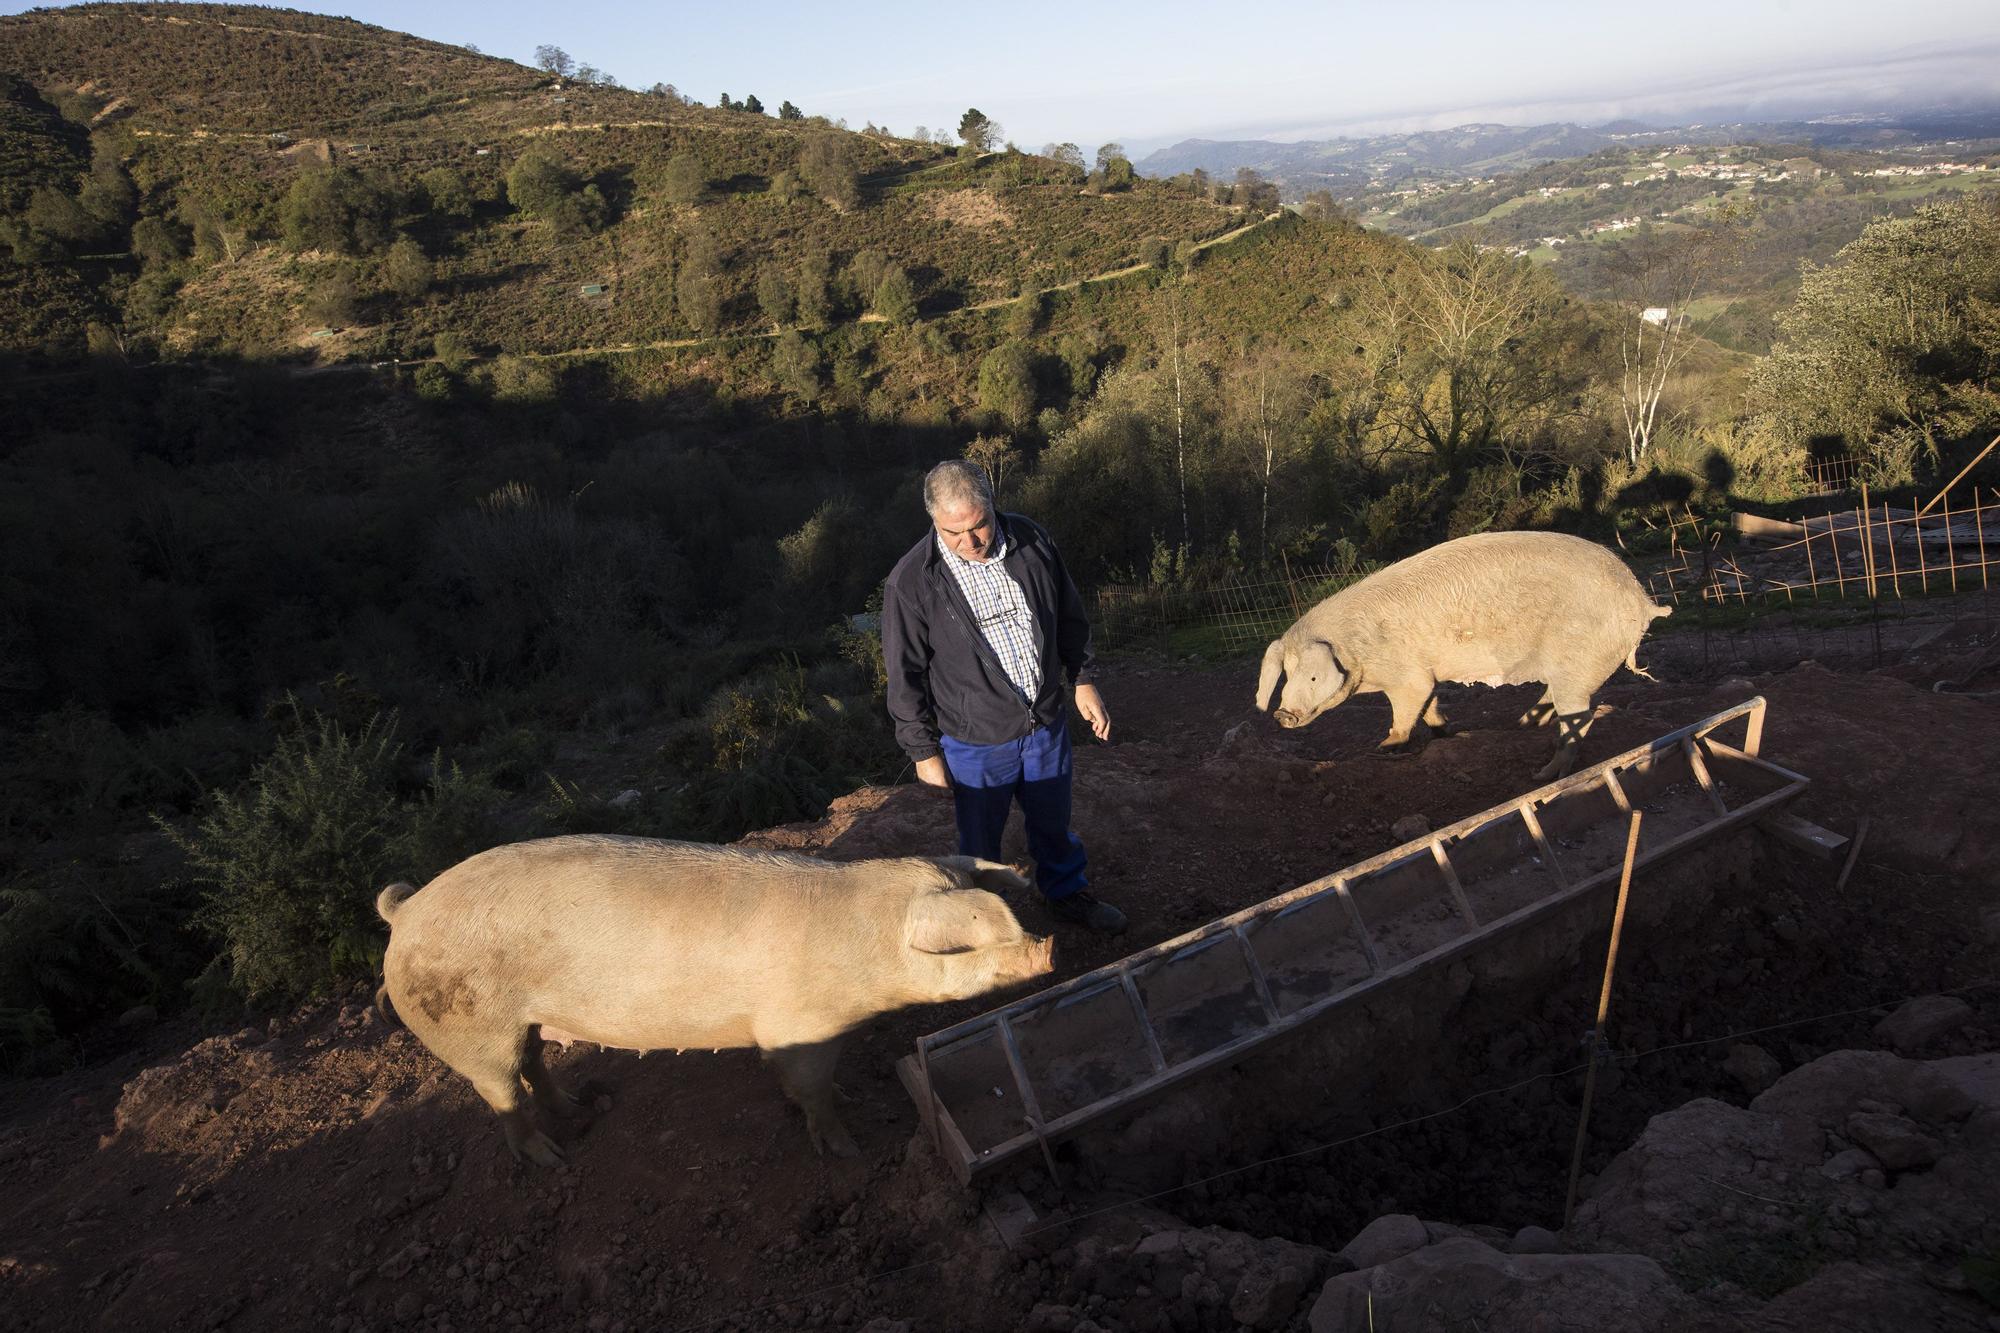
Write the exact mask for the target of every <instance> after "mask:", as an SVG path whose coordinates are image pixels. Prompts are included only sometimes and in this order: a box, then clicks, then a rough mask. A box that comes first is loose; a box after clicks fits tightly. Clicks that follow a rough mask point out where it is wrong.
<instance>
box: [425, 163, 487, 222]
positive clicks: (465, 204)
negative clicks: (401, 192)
mask: <svg viewBox="0 0 2000 1333" xmlns="http://www.w3.org/2000/svg"><path fill="white" fill-rule="evenodd" d="M417 185H418V187H419V188H420V189H421V190H422V191H423V193H424V198H425V199H426V200H427V201H429V205H430V212H431V215H432V216H433V217H436V218H438V219H440V220H444V219H449V220H452V221H458V222H462V221H464V220H466V219H467V218H470V217H471V216H472V210H473V209H474V207H475V206H476V205H477V202H478V201H477V200H476V199H475V198H474V197H473V193H472V186H471V185H469V184H468V183H467V182H466V179H465V176H464V175H463V174H462V173H460V172H457V171H454V170H453V169H452V168H450V167H432V168H431V169H430V170H429V171H426V172H425V173H424V174H423V175H421V176H419V177H418V178H417Z"/></svg>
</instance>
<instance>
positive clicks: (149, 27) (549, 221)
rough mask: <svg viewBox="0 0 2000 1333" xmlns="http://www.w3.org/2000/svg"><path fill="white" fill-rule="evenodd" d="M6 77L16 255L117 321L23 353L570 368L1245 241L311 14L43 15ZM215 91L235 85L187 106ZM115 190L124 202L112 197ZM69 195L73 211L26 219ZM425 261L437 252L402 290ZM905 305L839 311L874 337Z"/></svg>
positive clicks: (92, 319) (3, 27) (1224, 221)
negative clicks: (485, 353) (527, 168)
mask: <svg viewBox="0 0 2000 1333" xmlns="http://www.w3.org/2000/svg"><path fill="white" fill-rule="evenodd" d="M0 53H4V54H0V73H5V74H7V75H9V76H10V77H11V79H12V80H13V82H11V83H10V84H9V85H8V87H9V88H10V89H11V90H12V92H11V94H10V96H9V98H8V100H7V102H6V104H5V106H6V108H7V110H6V112H5V115H6V117H7V119H6V120H5V122H4V123H0V154H4V156H0V161H7V160H13V161H19V162H21V163H23V164H24V169H23V171H22V172H21V173H19V174H14V173H10V174H9V178H8V180H7V182H6V187H5V188H6V190H7V191H8V193H6V194H5V195H0V204H4V203H5V202H6V201H7V200H9V199H11V200H12V201H14V209H13V210H12V211H15V212H16V213H17V214H19V216H18V217H17V219H16V220H15V221H14V222H12V223H10V224H9V225H10V226H14V227H16V228H18V229H20V230H21V232H22V239H21V241H20V242H19V243H17V244H16V247H15V248H16V250H17V253H20V254H22V255H24V256H26V257H28V258H30V259H32V260H33V261H35V262H39V263H44V264H46V263H54V262H59V260H60V256H61V255H63V254H64V253H65V252H66V253H68V254H72V255H81V254H83V253H85V252H88V253H90V254H92V255H94V256H97V258H96V259H95V260H94V262H92V263H91V264H89V265H87V266H82V267H83V277H84V280H85V281H86V282H87V283H88V285H89V286H90V287H91V289H92V292H93V296H92V298H91V299H90V300H88V301H83V302H77V303H76V304H75V305H73V306H72V307H71V308H68V309H60V308H59V309H55V310H49V309H47V308H46V306H47V302H46V300H45V299H44V298H43V297H41V296H37V295H35V293H37V292H41V291H45V290H46V288H47V284H46V283H42V284H39V285H36V284H28V285H26V286H22V285H21V283H22V279H21V278H20V277H19V275H15V276H14V278H13V285H14V286H15V289H16V291H17V292H18V295H16V296H14V297H13V298H12V299H7V300H4V301H0V335H4V342H5V344H6V345H8V346H11V347H12V348H13V349H15V350H18V351H23V352H29V351H37V352H46V353H49V354H52V355H60V354H68V353H70V352H74V351H76V350H80V349H81V348H82V346H83V344H84V341H85V333H86V328H87V326H88V325H90V324H92V323H98V324H104V325H122V326H123V328H122V335H123V339H122V340H123V343H124V345H125V347H126V348H127V350H128V351H132V350H138V349H142V348H152V349H155V350H156V352H157V354H160V355H168V356H207V357H213V356H238V357H251V358H256V359H267V358H270V357H273V356H296V355H309V356H312V357H314V358H316V359H320V360H325V359H328V358H332V359H339V358H341V357H343V356H363V357H366V358H368V359H381V358H383V357H402V358H408V357H414V356H423V355H428V354H429V353H430V351H431V349H432V346H433V344H434V340H435V338H436V337H437V335H439V334H441V333H447V332H448V333H452V334H454V335H456V336H458V337H460V338H461V339H463V340H464V341H465V342H466V343H468V344H470V345H472V346H475V347H478V348H482V349H486V350H506V351H515V352H543V353H546V352H554V351H568V350H571V349H575V348H580V347H592V346H617V345H620V344H625V343H633V342H643V341H653V340H658V339H661V338H671V337H674V336H682V337H686V336H696V335H714V334H717V333H725V332H762V331H765V330H768V329H770V328H771V327H772V325H773V319H772V317H771V316H770V315H769V314H768V313H766V312H765V311H764V310H762V309H760V306H761V305H762V304H763V303H761V302H760V301H759V299H758V292H759V290H760V282H762V281H763V279H764V274H765V272H766V271H767V270H768V271H772V272H775V273H776V274H778V275H779V277H780V278H781V279H782V282H783V284H784V285H785V286H787V287H788V288H789V289H790V290H791V291H792V292H793V293H796V294H802V293H803V292H804V290H805V289H806V288H807V287H809V286H814V285H817V286H818V287H820V288H825V287H826V286H827V284H828V283H829V282H833V283H835V284H836V286H837V284H838V282H839V280H840V279H841V278H843V277H844V276H845V270H846V268H847V266H848V265H849V264H850V263H851V261H852V260H853V259H854V258H855V257H856V256H860V255H864V254H872V255H873V258H872V259H871V260H870V261H869V265H870V266H869V267H868V269H867V271H868V272H869V273H871V274H879V273H881V272H883V271H885V270H886V268H887V267H888V266H891V265H893V266H895V267H897V268H899V269H900V270H902V271H903V272H904V273H905V274H906V275H907V276H908V279H909V282H910V283H911V285H912V292H913V295H914V298H915V300H916V302H917V304H918V306H919V308H921V309H924V310H937V309H943V308H950V307H952V306H956V305H964V304H970V303H975V302H978V301H983V300H989V299H993V298H996V297H999V298H1005V297H1011V296H1013V295H1016V294H1018V293H1019V292H1022V291H1029V290H1034V289H1036V288H1040V287H1048V286H1055V285H1059V284H1062V283H1065V282H1069V281H1072V280H1074V279H1077V278H1080V277H1083V276H1086V275H1088V274H1093V273H1098V272H1102V271H1107V270H1110V269H1115V268H1118V267H1120V266H1124V265H1129V264H1130V263H1132V262H1134V261H1135V260H1136V259H1138V258H1139V257H1140V256H1141V254H1142V251H1143V249H1144V247H1145V246H1146V245H1147V244H1149V243H1159V242H1161V241H1163V242H1164V243H1166V244H1168V245H1171V244H1173V243H1175V242H1178V241H1181V240H1201V239H1203V238H1206V237H1210V236H1214V235H1217V234H1219V233H1221V232H1224V231H1226V230H1228V229H1229V228H1230V227H1232V226H1234V225H1236V221H1235V218H1234V216H1233V215H1232V213H1231V212H1230V210H1228V209H1224V208H1219V207H1216V206H1215V205H1213V204H1210V203H1208V202H1206V201H1199V200H1195V199H1192V198H1189V197H1186V196H1185V195H1183V194H1182V193H1181V192H1177V191H1172V190H1169V189H1166V188H1165V187H1161V186H1157V185H1153V184H1151V183H1140V184H1139V185H1137V186H1136V188H1132V189H1128V190H1124V191H1120V192H1116V193H1110V194H1101V195H1100V194H1097V193H1089V194H1085V193H1081V192H1080V191H1079V189H1078V187H1079V186H1080V185H1082V183H1083V182H1082V178H1081V174H1080V173H1075V174H1073V173H1072V172H1071V170H1070V169H1069V168H1068V167H1066V166H1064V165H1062V164H1057V163H1051V162H1047V161H1045V160H1042V159H1032V158H1026V157H1024V156H1022V155H1020V154H1015V153H997V154H988V155H985V156H982V157H980V158H978V159H977V160H959V159H956V158H954V157H952V156H951V155H950V154H947V153H944V152H943V151H942V150H940V149H938V148H937V147H936V146H935V145H932V144H917V143H913V142H909V141H903V140H896V139H891V138H888V137H887V136H884V135H880V134H854V133H849V132H847V131H845V130H844V129H840V128H838V127H835V126H831V125H829V124H828V123H826V122H825V121H823V120H818V119H815V118H810V117H803V116H801V117H798V118H796V119H783V120H781V119H778V118H775V117H770V116H763V115H756V114H752V113H749V112H743V111H722V110H714V109H708V108H702V107H697V106H692V105H689V104H687V103H686V102H685V101H683V100H682V99H680V98H678V97H673V96H668V95H655V94H641V93H635V92H631V91H628V90H625V89H622V88H617V87H611V86H599V85H582V84H577V83H572V82H565V81H562V80H558V79H555V78H554V77H552V76H549V75H546V74H542V73H540V72H538V71H532V70H528V69H524V68H523V67H521V66H518V65H515V64H512V63H511V62H508V61H504V60H497V59H493V58H491V57H486V56H481V55H477V54H474V53H471V52H468V51H465V50H463V49H461V48H456V47H450V46H445V45H441V44H438V43H434V42H426V41H421V40H419V39H415V38H409V37H404V36H402V35H400V34H395V33H390V32H386V31H384V30H381V29H376V28H371V27H368V26H366V25H361V24H355V23H350V22H348V21H345V20H335V19H323V18H317V17H314V16H310V15H299V14H295V13H293V12H291V11H283V10H267V9H255V8H248V7H230V6H206V5H172V6H145V5H137V6H133V5H92V6H84V7H81V8H78V9H72V10H60V11H51V12H45V13H35V14H28V15H20V16H15V17H13V18H9V19H6V20H0ZM203 69H221V70H227V71H229V74H228V77H227V78H226V79H223V80H219V81H218V80H211V79H196V78H190V77H188V74H189V72H190V71H197V70H203ZM197 88H199V89H200V90H201V91H199V92H197V91H195V89H197ZM211 90H212V91H211ZM93 143H94V144H95V149H94V151H95V153H96V156H95V158H94V159H93V158H92V156H91V153H92V151H93V149H92V144H93ZM54 144H60V145H61V149H62V151H61V152H59V153H56V152H51V151H50V146H51V145H54ZM524 158H528V159H533V164H534V165H536V166H538V167H541V168H543V170H542V172H541V176H540V177H538V178H537V179H538V180H543V178H546V180H545V182H544V185H543V187H542V191H541V195H539V196H537V201H538V202H537V203H536V205H535V206H533V207H529V208H527V209H525V210H522V209H518V208H514V207H510V206H509V204H510V188H511V189H512V190H513V191H516V192H518V191H519V190H520V189H523V188H528V187H527V186H524V185H523V184H522V183H521V182H520V181H518V180H517V181H515V182H514V184H513V186H512V187H510V183H509V182H510V177H511V176H514V175H515V174H516V171H517V168H520V166H521V163H522V161H523V159H524ZM808 158H811V159H812V160H810V161H808V160H807V159H808ZM93 160H94V161H95V163H96V165H95V167H93V168H90V171H94V172H95V173H96V174H95V175H91V174H89V172H87V171H86V163H87V162H91V161H93ZM28 163H33V164H34V166H33V168H32V170H30V169H28V168H27V167H26V165H25V164H28ZM302 178H313V182H314V183H319V182H321V181H322V180H324V181H326V182H330V183H327V184H325V187H324V189H323V190H321V192H320V194H319V195H317V196H315V198H316V199H317V200H318V201H319V203H320V204H321V205H322V212H323V213H331V214H335V215H337V216H334V217H333V221H332V223H331V225H330V226H328V227H323V228H321V229H320V231H318V232H312V231H311V230H310V228H308V229H307V231H306V233H304V234H302V233H301V231H300V228H299V226H298V225H297V222H296V217H297V211H298V209H299V208H300V207H302V205H299V204H297V203H296V201H295V202H294V204H289V205H288V204H287V199H288V198H290V197H292V196H293V192H294V191H295V189H296V188H298V187H299V182H300V181H301V179H302ZM92 180H102V181H104V182H106V184H105V187H104V189H103V190H102V191H100V193H99V195H97V196H92V197H86V194H87V192H88V190H89V188H90V182H91V181H92ZM78 182H81V184H79V183H78ZM50 185H55V186H58V187H62V192H65V193H74V199H73V200H63V199H44V200H42V203H41V206H40V212H39V213H37V214H36V215H35V216H33V217H30V216H28V215H27V214H26V213H25V212H23V211H22V210H24V209H25V206H26V203H27V202H28V200H29V199H30V196H32V195H33V194H34V191H35V190H36V189H37V188H42V187H47V186H50ZM551 190H552V191H553V192H554V195H553V196H552V197H550V191H551ZM113 194H115V195H116V197H115V198H114V197H111V196H112V195H113ZM334 196H337V197H334ZM565 200H568V201H569V202H568V203H565V202H564V201H565ZM288 207H291V208H293V209H294V212H293V213H290V214H288V213H287V212H286V210H287V208H288ZM64 210H68V212H67V214H66V215H65V213H64ZM342 210H345V211H344V212H343V211H342ZM288 228H289V230H288ZM398 235H401V236H404V237H407V238H408V239H409V240H410V241H411V242H412V243H413V244H414V245H415V246H416V247H418V253H416V255H415V257H414V259H409V260H407V261H406V262H405V263H404V269H401V270H396V276H393V277H392V276H390V274H389V273H388V272H387V271H386V264H387V250H388V248H389V245H388V243H389V241H390V240H391V239H392V238H394V237H395V236H398ZM322 238H323V239H322ZM286 241H289V243H282V242H286ZM24 247H25V248H24ZM121 252H122V253H121ZM190 252H192V259H193V262H192V263H190V262H188V258H187V257H188V255H189V253H190ZM218 261H219V262H218ZM808 261H810V263H809V262H808ZM813 265H821V266H822V267H821V268H820V269H819V271H818V272H817V274H816V273H815V271H814V269H813ZM691 267H694V268H698V269H699V270H700V273H699V274H697V275H696V276H695V277H693V278H688V277H687V274H688V271H689V269H690V268H691ZM409 272H414V273H415V275H416V276H414V277H410V276H407V273H409ZM385 289H393V291H388V292H385ZM684 289H687V294H685V295H684V294H683V292H684ZM876 295H877V293H876V292H875V291H874V290H872V289H871V290H867V291H852V292H848V293H845V294H844V295H843V294H842V293H840V292H839V291H838V290H836V291H835V292H834V294H833V296H834V300H835V302H836V305H838V304H840V303H843V302H844V303H845V304H846V305H847V306H848V307H849V309H848V311H847V313H848V315H849V316H850V317H851V316H852V314H854V313H857V312H859V311H860V310H864V309H866V308H867V307H868V306H869V305H871V304H872V302H873V300H874V298H875V296H876ZM31 306H35V307H43V308H42V309H41V310H40V311H39V313H38V314H36V315H35V317H34V318H33V319H29V318H28V317H27V315H26V312H27V310H28V308H29V307H31ZM830 313H831V314H838V313H839V312H838V310H837V309H836V310H835V311H833V312H830ZM814 318H816V319H817V320H818V321H819V322H824V321H825V320H826V319H827V318H828V315H818V316H815V317H814ZM781 322H782V321H781ZM807 322H808V323H811V322H812V320H810V319H809V320H807ZM322 330H330V332H322ZM315 335H317V336H315Z"/></svg>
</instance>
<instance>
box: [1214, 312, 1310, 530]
mask: <svg viewBox="0 0 2000 1333" xmlns="http://www.w3.org/2000/svg"><path fill="white" fill-rule="evenodd" d="M1230 365H1231V369H1230V372H1229V377H1228V380H1227V382H1226V383H1225V385H1224V393H1223V434H1224V438H1225V439H1226V440H1227V441H1228V443H1229V445H1230V446H1232V447H1231V451H1230V452H1231V454H1232V456H1233V457H1234V458H1235V459H1236V460H1237V461H1238V464H1239V465H1240V466H1242V467H1244V469H1245V470H1246V471H1247V472H1249V474H1250V475H1251V476H1252V477H1253V478H1254V479H1255V484H1256V487H1257V561H1258V563H1259V564H1264V563H1266V562H1268V561H1269V560H1270V557H1271V488H1272V483H1273V482H1274V481H1275V482H1277V483H1278V484H1279V485H1280V487H1281V490H1284V489H1289V487H1286V486H1285V483H1286V482H1287V481H1288V480H1289V477H1290V473H1291V469H1292V466H1293V464H1294V463H1296V462H1297V461H1298V458H1299V456H1300V454H1301V452H1302V450H1301V448H1300V446H1301V444H1302V443H1303V434H1304V432H1303V424H1304V422H1305V418H1306V413H1307V410H1308V408H1309V407H1310V405H1311V393H1310V384H1309V381H1308V377H1307V375H1306V374H1305V371H1304V368H1303V367H1302V366H1301V365H1300V364H1299V361H1298V358H1297V357H1296V355H1292V354H1287V353H1286V352H1285V351H1283V350H1282V349H1280V348H1277V347H1274V346H1264V347H1259V348H1257V349H1256V350H1254V351H1253V352H1252V353H1251V354H1250V355H1249V356H1246V357H1239V358H1235V359H1233V360H1232V361H1231V363H1230Z"/></svg>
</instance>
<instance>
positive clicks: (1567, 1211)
mask: <svg viewBox="0 0 2000 1333" xmlns="http://www.w3.org/2000/svg"><path fill="white" fill-rule="evenodd" d="M1749 753H1751V754H1755V753H1756V744H1755V742H1752V743H1751V744H1750V748H1749ZM1643 813H1644V812H1643V811H1640V810H1634V811H1633V812H1632V825H1631V828H1630V830H1629V831H1628V832H1627V833H1626V835H1625V869H1624V871H1623V872H1622V873H1620V875H1619V876H1618V906H1617V907H1615V908H1613V909H1612V913H1611V947H1610V949H1609V950H1608V951H1607V952H1606V953H1605V955H1604V985H1603V987H1602V988H1601V989H1600V990H1599V991H1598V992H1597V1024H1596V1026H1595V1027H1593V1028H1591V1029H1590V1037H1589V1039H1588V1041H1589V1049H1590V1056H1589V1059H1590V1065H1589V1068H1588V1070H1587V1071H1586V1072H1585V1074H1584V1076H1583V1114H1582V1115H1581V1116H1580V1117H1579V1118H1578V1119H1577V1122H1576V1147H1575V1149H1574V1150H1573V1151H1572V1152H1571V1153H1570V1157H1569V1194H1568V1196H1567V1197H1566V1198H1564V1200H1563V1229H1564V1230H1568V1229H1569V1224H1570V1219H1572V1218H1573V1217H1575V1216H1576V1184H1577V1179H1578V1178H1579V1177H1580V1176H1581V1175H1582V1174H1583V1145H1584V1140H1585V1138H1586V1137H1587V1136H1588V1134H1589V1132H1590V1103H1591V1100H1592V1099H1593V1098H1594V1097H1595V1096H1596V1095H1597V1043H1598V1041H1599V1040H1600V1039H1601V1038H1602V1036H1603V1033H1604V1020H1605V1018H1606V1016H1608V1015H1609V1014H1610V1012H1611V975H1612V973H1614V972H1616V971H1617V970H1618V938H1619V936H1620V935H1622V934H1623V933H1624V931H1625V900H1626V899H1627V898H1628V897H1630V896H1631V893H1632V862H1633V861H1634V860H1636V859H1637V858H1638V855H1639V818H1640V816H1641V815H1642V814H1643Z"/></svg>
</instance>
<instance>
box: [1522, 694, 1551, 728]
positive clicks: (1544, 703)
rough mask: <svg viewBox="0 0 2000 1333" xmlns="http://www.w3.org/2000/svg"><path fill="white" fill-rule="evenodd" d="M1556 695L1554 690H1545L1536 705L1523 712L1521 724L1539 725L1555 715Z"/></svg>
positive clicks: (1527, 725) (1525, 725)
mask: <svg viewBox="0 0 2000 1333" xmlns="http://www.w3.org/2000/svg"><path fill="white" fill-rule="evenodd" d="M1555 697H1556V694H1555V691H1554V690H1547V689H1545V690H1543V691H1542V697H1541V698H1540V699H1538V700H1536V702H1535V706H1534V707H1532V708H1530V709H1529V710H1528V711H1527V712H1525V713H1523V714H1521V725H1522V726H1524V727H1539V726H1541V725H1542V724H1543V723H1544V722H1547V721H1548V720H1549V719H1550V718H1551V717H1554V716H1555V711H1556V706H1555Z"/></svg>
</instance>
